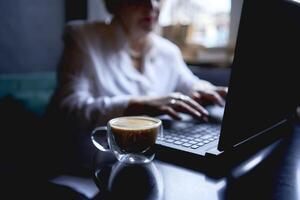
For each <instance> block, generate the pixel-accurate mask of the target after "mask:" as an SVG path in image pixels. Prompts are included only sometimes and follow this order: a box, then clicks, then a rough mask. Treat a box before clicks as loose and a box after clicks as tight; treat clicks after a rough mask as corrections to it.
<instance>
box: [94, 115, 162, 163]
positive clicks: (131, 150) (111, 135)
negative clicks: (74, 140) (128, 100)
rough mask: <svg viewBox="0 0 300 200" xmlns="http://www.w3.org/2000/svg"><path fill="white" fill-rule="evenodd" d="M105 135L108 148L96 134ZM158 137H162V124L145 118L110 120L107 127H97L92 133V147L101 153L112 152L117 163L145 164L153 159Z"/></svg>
mask: <svg viewBox="0 0 300 200" xmlns="http://www.w3.org/2000/svg"><path fill="white" fill-rule="evenodd" d="M104 130H107V131H105V133H106V134H107V136H106V137H107V139H108V146H109V148H108V147H105V146H107V145H105V144H103V141H101V140H100V139H99V138H100V135H103V134H99V133H98V132H101V131H102V132H103V131H104ZM158 135H161V136H162V122H161V120H159V119H157V118H152V117H145V116H126V117H118V118H114V119H111V120H110V121H109V122H108V123H107V127H98V128H96V129H95V130H94V131H93V133H92V141H93V143H94V145H95V146H96V147H97V148H98V149H99V150H101V151H112V152H113V153H114V154H115V156H116V158H117V159H118V160H119V161H123V162H127V163H147V162H149V161H151V160H152V159H153V158H154V153H155V152H154V146H155V141H156V139H157V137H158Z"/></svg>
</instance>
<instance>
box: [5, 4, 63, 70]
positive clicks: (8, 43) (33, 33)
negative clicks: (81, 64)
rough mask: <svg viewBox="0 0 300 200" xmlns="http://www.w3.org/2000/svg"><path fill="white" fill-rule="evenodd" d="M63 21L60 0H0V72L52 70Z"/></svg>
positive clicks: (55, 61)
mask: <svg viewBox="0 0 300 200" xmlns="http://www.w3.org/2000/svg"><path fill="white" fill-rule="evenodd" d="M64 23H65V1H64V0H25V1H24V0H0V74H3V73H25V72H43V71H54V70H55V69H56V66H57V63H58V60H59V57H60V55H61V52H62V48H63V46H62V45H63V44H62V40H61V35H62V31H63V26H64Z"/></svg>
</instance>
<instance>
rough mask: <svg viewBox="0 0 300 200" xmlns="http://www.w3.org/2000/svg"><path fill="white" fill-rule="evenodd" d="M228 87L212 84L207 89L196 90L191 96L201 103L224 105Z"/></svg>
mask: <svg viewBox="0 0 300 200" xmlns="http://www.w3.org/2000/svg"><path fill="white" fill-rule="evenodd" d="M227 91H228V87H222V86H214V87H210V88H207V89H201V90H200V89H199V90H196V91H195V92H194V93H193V94H192V97H193V99H194V100H195V101H197V102H198V103H199V104H201V105H207V104H218V105H220V106H225V101H224V99H225V97H226V95H227Z"/></svg>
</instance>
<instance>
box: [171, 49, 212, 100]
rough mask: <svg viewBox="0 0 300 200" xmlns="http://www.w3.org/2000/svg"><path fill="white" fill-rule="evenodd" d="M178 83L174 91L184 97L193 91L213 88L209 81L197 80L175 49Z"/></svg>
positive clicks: (178, 51)
mask: <svg viewBox="0 0 300 200" xmlns="http://www.w3.org/2000/svg"><path fill="white" fill-rule="evenodd" d="M175 54H176V57H175V58H176V59H177V62H176V63H177V66H176V70H177V73H178V81H177V86H176V91H177V92H181V93H183V94H185V95H191V94H192V92H193V91H195V90H202V89H206V88H211V87H214V86H213V85H212V84H211V83H210V82H209V81H206V80H203V79H200V78H198V77H197V76H196V75H195V74H194V73H193V72H192V71H191V70H190V69H189V68H188V66H187V65H186V63H185V62H184V60H183V56H182V54H181V52H180V50H179V48H177V50H176V53H175Z"/></svg>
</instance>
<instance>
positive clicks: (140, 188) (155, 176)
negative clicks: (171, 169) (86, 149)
mask: <svg viewBox="0 0 300 200" xmlns="http://www.w3.org/2000/svg"><path fill="white" fill-rule="evenodd" d="M98 156H99V157H100V158H98V159H96V163H95V168H96V169H95V179H96V184H97V185H98V187H99V189H100V191H101V193H102V197H101V199H139V200H140V199H146V200H161V199H162V197H163V188H164V187H163V180H162V176H161V173H160V172H159V170H158V169H157V167H156V165H155V164H154V163H153V162H150V163H147V164H126V163H121V162H118V161H117V160H116V159H114V158H113V156H112V155H109V153H105V154H103V155H102V154H101V155H98Z"/></svg>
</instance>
